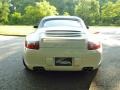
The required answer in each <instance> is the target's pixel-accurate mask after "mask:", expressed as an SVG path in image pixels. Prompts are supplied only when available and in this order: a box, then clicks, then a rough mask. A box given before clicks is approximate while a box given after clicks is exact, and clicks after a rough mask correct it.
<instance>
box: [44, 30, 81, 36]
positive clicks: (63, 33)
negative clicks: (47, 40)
mask: <svg viewBox="0 0 120 90" xmlns="http://www.w3.org/2000/svg"><path fill="white" fill-rule="evenodd" d="M46 35H47V36H48V37H80V36H81V31H75V30H48V31H46Z"/></svg>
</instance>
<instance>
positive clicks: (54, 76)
mask: <svg viewBox="0 0 120 90" xmlns="http://www.w3.org/2000/svg"><path fill="white" fill-rule="evenodd" d="M96 72H97V71H94V72H90V71H79V72H61V71H60V72H57V71H44V72H29V71H26V70H25V74H26V77H27V79H28V80H29V82H28V83H29V84H30V85H32V86H33V87H31V88H33V89H31V90H89V87H90V84H91V82H92V80H93V78H94V77H95V75H96Z"/></svg>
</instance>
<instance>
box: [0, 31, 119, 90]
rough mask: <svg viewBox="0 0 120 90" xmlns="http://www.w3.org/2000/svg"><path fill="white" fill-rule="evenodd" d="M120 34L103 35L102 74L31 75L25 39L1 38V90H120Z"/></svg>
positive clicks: (103, 33)
mask: <svg viewBox="0 0 120 90" xmlns="http://www.w3.org/2000/svg"><path fill="white" fill-rule="evenodd" d="M111 32H112V33H111ZM116 32H117V33H116ZM119 32H120V31H118V30H115V31H109V32H108V31H107V32H101V34H99V36H100V37H101V41H102V42H103V49H104V50H103V61H102V64H101V66H100V68H99V70H98V72H51V71H50V72H48V71H47V72H39V71H38V72H28V71H26V70H25V69H24V66H23V64H22V55H23V45H24V39H25V38H24V37H13V36H0V90H120V34H119Z"/></svg>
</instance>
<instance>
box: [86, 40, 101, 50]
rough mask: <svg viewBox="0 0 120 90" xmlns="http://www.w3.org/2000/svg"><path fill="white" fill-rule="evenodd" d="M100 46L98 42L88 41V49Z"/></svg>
mask: <svg viewBox="0 0 120 90" xmlns="http://www.w3.org/2000/svg"><path fill="white" fill-rule="evenodd" d="M99 48H100V42H90V41H89V42H88V50H96V49H99Z"/></svg>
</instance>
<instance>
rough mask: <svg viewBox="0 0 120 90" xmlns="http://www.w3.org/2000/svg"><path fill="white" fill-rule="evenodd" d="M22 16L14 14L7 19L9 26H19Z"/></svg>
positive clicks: (17, 13)
mask: <svg viewBox="0 0 120 90" xmlns="http://www.w3.org/2000/svg"><path fill="white" fill-rule="evenodd" d="M21 20H22V15H21V13H19V12H14V13H13V14H11V16H10V18H9V24H21Z"/></svg>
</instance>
